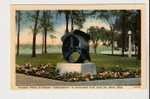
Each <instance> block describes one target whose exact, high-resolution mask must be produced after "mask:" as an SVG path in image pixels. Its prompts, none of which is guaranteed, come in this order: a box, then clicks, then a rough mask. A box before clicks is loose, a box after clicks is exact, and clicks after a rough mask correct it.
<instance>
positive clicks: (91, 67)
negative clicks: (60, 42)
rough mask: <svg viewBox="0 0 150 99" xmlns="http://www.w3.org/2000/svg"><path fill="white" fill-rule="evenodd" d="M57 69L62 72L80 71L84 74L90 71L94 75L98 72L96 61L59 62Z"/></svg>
mask: <svg viewBox="0 0 150 99" xmlns="http://www.w3.org/2000/svg"><path fill="white" fill-rule="evenodd" d="M57 69H58V70H59V72H60V74H64V73H69V72H78V73H81V74H83V75H85V74H87V73H90V74H92V75H95V74H96V66H95V64H94V63H58V64H57Z"/></svg>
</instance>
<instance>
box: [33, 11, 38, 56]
mask: <svg viewBox="0 0 150 99" xmlns="http://www.w3.org/2000/svg"><path fill="white" fill-rule="evenodd" d="M33 18H34V28H33V42H32V57H35V56H36V34H37V30H38V29H37V26H38V20H39V10H37V11H35V14H34V16H33Z"/></svg>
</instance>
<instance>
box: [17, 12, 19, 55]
mask: <svg viewBox="0 0 150 99" xmlns="http://www.w3.org/2000/svg"><path fill="white" fill-rule="evenodd" d="M19 45H20V11H18V33H17V56H19Z"/></svg>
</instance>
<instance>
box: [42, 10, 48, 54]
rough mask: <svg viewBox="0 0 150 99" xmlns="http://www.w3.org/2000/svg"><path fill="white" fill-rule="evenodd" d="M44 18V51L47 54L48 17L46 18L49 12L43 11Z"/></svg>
mask: <svg viewBox="0 0 150 99" xmlns="http://www.w3.org/2000/svg"><path fill="white" fill-rule="evenodd" d="M43 18H44V25H45V26H44V53H45V54H46V53H47V21H48V19H47V20H46V18H47V12H46V11H43Z"/></svg>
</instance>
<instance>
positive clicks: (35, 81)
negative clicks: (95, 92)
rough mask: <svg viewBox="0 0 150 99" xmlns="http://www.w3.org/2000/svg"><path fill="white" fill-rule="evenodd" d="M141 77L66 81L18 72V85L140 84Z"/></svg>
mask: <svg viewBox="0 0 150 99" xmlns="http://www.w3.org/2000/svg"><path fill="white" fill-rule="evenodd" d="M139 84H140V78H127V79H109V80H95V81H80V82H64V81H58V80H52V79H47V78H41V77H34V76H27V75H24V74H16V85H17V86H97V85H102V86H103V85H124V86H125V85H139Z"/></svg>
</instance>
